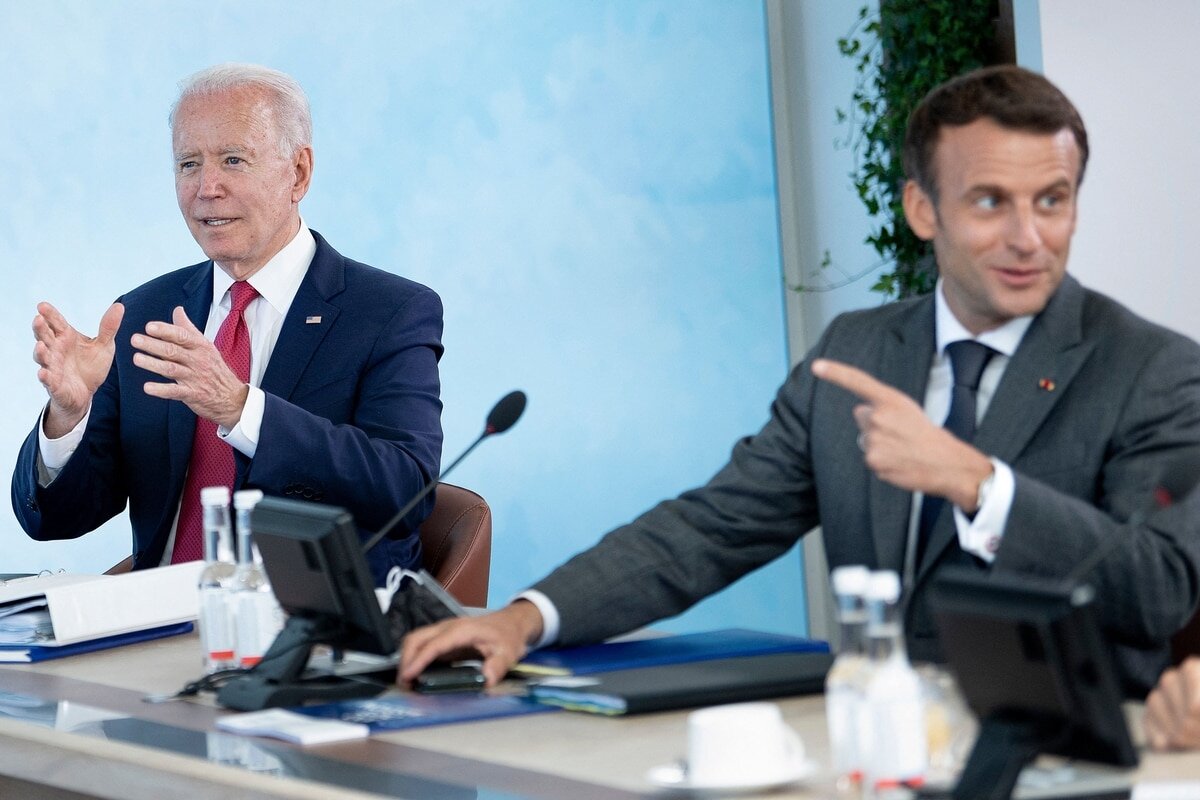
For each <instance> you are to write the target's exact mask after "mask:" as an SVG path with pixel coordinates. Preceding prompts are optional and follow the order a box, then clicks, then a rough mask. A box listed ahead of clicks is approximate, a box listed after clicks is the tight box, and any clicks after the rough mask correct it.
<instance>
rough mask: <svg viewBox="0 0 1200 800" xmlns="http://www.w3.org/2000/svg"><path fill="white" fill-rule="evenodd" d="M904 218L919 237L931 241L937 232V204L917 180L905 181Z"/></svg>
mask: <svg viewBox="0 0 1200 800" xmlns="http://www.w3.org/2000/svg"><path fill="white" fill-rule="evenodd" d="M903 201H904V218H905V219H907V220H908V227H910V228H912V232H913V233H915V234H916V235H917V238H918V239H923V240H925V241H927V242H928V241H931V240H932V239H933V235H934V233H936V232H937V221H938V219H937V206H935V205H934V202H933V198H932V197H930V196H929V195H928V193H926V191H925V190H924V189H922V188H921V186H920V184H918V183H917V182H916V181H913V180H910V181H905V183H904V197H903Z"/></svg>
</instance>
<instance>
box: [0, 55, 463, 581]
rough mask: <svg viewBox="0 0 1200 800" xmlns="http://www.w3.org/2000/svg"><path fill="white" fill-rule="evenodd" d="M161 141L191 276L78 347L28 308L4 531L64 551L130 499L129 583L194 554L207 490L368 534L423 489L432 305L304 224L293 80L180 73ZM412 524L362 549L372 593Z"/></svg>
mask: <svg viewBox="0 0 1200 800" xmlns="http://www.w3.org/2000/svg"><path fill="white" fill-rule="evenodd" d="M171 139H172V147H173V150H174V153H175V187H176V195H177V199H178V202H179V209H180V211H181V212H182V213H183V217H184V220H185V221H186V222H187V225H188V228H189V229H190V230H191V233H192V235H193V237H194V238H195V239H196V242H197V243H198V244H199V245H200V247H201V249H202V250H203V251H204V253H205V255H206V256H208V260H207V261H204V262H202V263H200V264H196V265H194V266H191V267H185V268H184V269H181V270H176V271H174V272H171V273H168V274H166V275H163V276H162V277H159V278H157V279H155V280H152V281H150V282H149V283H147V284H145V285H143V286H141V287H138V288H137V289H134V290H133V291H131V292H129V293H128V294H126V295H124V296H122V297H121V298H120V299H119V300H118V302H117V303H114V304H113V305H112V307H111V308H109V310H108V311H107V312H106V313H105V314H104V317H103V319H102V320H101V322H100V330H99V333H98V335H97V336H96V337H95V338H90V337H86V336H84V335H82V334H80V333H79V332H78V331H76V330H75V329H74V328H73V327H72V326H71V325H70V324H69V323H68V322H67V320H66V319H65V318H64V317H63V315H62V314H61V313H60V312H59V311H58V310H57V309H56V308H54V306H52V305H50V304H49V303H41V304H40V305H39V306H38V315H37V316H36V317H35V318H34V321H33V330H34V335H35V337H36V340H37V341H36V345H35V350H34V358H35V360H36V361H37V363H38V365H39V369H38V379H39V380H40V381H41V382H42V384H43V385H44V386H45V387H46V391H47V393H48V394H49V395H50V400H49V403H48V404H47V405H46V408H45V409H44V411H43V413H42V416H41V418H40V419H39V420H38V424H37V426H36V427H35V429H34V430H33V431H32V432H31V433H30V435H29V437H28V438H27V439H26V441H25V444H24V446H23V447H22V448H21V452H20V456H19V459H18V462H17V467H16V471H15V473H14V475H13V483H12V499H13V508H14V509H15V510H16V513H17V518H18V520H19V521H20V522H21V525H22V526H23V527H24V528H25V530H26V531H27V532H28V533H29V535H30V536H32V537H34V538H35V539H67V538H73V537H76V536H80V535H82V534H84V533H86V532H88V531H90V530H92V529H94V528H95V527H97V526H98V525H100V524H102V523H103V522H105V521H106V520H107V519H109V518H111V517H112V516H113V515H115V514H117V513H119V512H120V511H121V510H122V509H123V508H124V507H125V504H126V503H127V502H128V503H129V507H130V520H131V522H132V527H133V557H134V560H133V568H134V569H140V568H145V567H154V566H158V565H159V564H161V563H166V562H177V561H188V560H193V559H196V558H199V557H200V554H201V547H200V539H199V537H200V528H201V520H200V517H199V512H200V507H199V498H198V496H199V491H200V489H201V488H203V487H204V486H208V485H215V484H224V485H227V486H229V487H230V488H258V489H261V490H263V491H264V492H266V493H268V494H275V495H288V496H294V497H297V498H304V499H311V500H323V501H324V502H327V503H332V504H335V505H341V506H344V507H346V508H347V509H349V510H350V511H351V512H352V513H353V514H354V517H355V519H356V520H357V522H358V523H359V525H361V526H363V527H364V528H365V529H368V530H371V529H374V528H376V527H378V526H380V525H382V524H383V522H384V521H385V520H387V519H388V518H389V517H390V516H391V515H392V514H393V513H394V512H395V511H396V509H397V508H399V507H400V506H401V505H402V504H403V503H404V502H406V501H407V499H408V498H409V497H411V496H412V495H414V494H415V493H416V492H417V491H418V490H420V489H421V488H422V487H424V486H425V485H426V484H427V483H428V482H429V481H431V480H436V477H437V474H438V460H439V457H440V454H441V442H442V432H441V422H440V415H441V401H440V399H439V396H438V394H439V388H438V387H439V382H438V371H437V361H438V358H439V357H440V355H441V352H442V346H441V341H440V340H441V332H442V307H441V301H440V300H439V299H438V297H437V295H436V294H434V292H433V291H431V290H430V289H428V288H426V287H424V286H421V285H419V284H416V283H413V282H412V281H408V280H405V279H404V278H401V277H399V276H397V275H393V274H390V273H387V272H384V271H382V270H378V269H375V268H373V267H369V266H367V265H365V264H360V263H357V262H355V261H352V260H350V259H347V258H344V257H343V256H342V255H340V254H339V253H338V252H337V251H336V250H334V249H333V248H332V247H330V245H329V244H328V243H327V242H326V241H325V240H324V239H323V238H322V237H321V236H320V235H319V234H317V233H316V232H314V231H310V230H309V228H308V226H307V225H305V224H304V221H303V220H302V219H301V218H300V205H299V204H300V201H301V199H302V198H303V197H304V196H305V194H306V193H307V191H308V187H309V182H310V180H311V178H312V170H313V153H312V145H311V141H312V123H311V120H310V114H309V107H308V100H307V98H306V97H305V96H304V92H303V90H302V89H301V88H300V86H299V85H298V84H297V83H296V82H295V81H294V80H293V79H292V78H291V77H289V76H287V75H285V74H283V73H281V72H277V71H275V70H271V69H267V68H265V67H259V66H255V65H245V64H224V65H219V66H216V67H212V68H210V69H207V70H204V71H202V72H199V73H197V74H196V75H193V76H191V77H190V78H189V79H187V80H186V81H185V82H184V84H183V89H182V92H181V94H180V97H179V100H178V101H177V103H176V104H175V107H174V108H173V109H172V112H171ZM431 507H432V498H430V499H429V500H428V501H427V503H426V504H425V505H424V506H423V507H421V508H418V509H417V510H415V511H414V512H413V514H412V516H410V517H409V518H408V519H407V520H406V524H405V525H403V526H401V528H400V529H399V530H398V531H397V536H396V537H395V538H393V539H390V540H388V541H384V542H382V543H381V544H380V545H378V546H377V547H375V548H373V550H372V551H371V553H370V554H369V560H370V562H371V567H372V571H373V573H374V575H375V579H376V581H377V582H380V583H382V581H383V580H384V577H385V576H386V574H387V571H388V569H389V568H390V567H392V566H402V567H417V566H419V565H420V563H421V553H420V540H419V538H418V536H417V535H416V526H417V524H418V523H419V522H420V521H421V520H422V519H423V518H424V517H425V516H426V515H427V514H428V512H429V510H430V508H431Z"/></svg>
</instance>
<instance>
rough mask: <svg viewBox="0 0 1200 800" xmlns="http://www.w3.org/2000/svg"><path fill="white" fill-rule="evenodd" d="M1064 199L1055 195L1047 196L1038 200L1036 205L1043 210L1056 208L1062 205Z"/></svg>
mask: <svg viewBox="0 0 1200 800" xmlns="http://www.w3.org/2000/svg"><path fill="white" fill-rule="evenodd" d="M1064 199H1065V198H1063V197H1061V196H1059V195H1056V194H1048V195H1044V196H1042V197H1040V198H1038V205H1040V206H1041V207H1042V208H1045V209H1051V208H1057V207H1058V206H1060V205H1062V204H1063V200H1064Z"/></svg>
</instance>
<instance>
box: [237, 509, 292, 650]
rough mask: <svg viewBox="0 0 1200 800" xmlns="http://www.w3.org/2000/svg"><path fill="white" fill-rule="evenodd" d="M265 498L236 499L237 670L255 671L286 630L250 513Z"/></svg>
mask: <svg viewBox="0 0 1200 800" xmlns="http://www.w3.org/2000/svg"><path fill="white" fill-rule="evenodd" d="M262 497H263V493H262V492H260V491H259V490H257V489H243V490H242V491H240V492H236V493H234V495H233V508H234V511H235V513H236V515H237V532H238V536H237V540H238V554H237V571H236V573H235V574H234V580H233V605H234V609H235V617H236V620H237V622H236V629H237V637H236V638H237V645H236V647H237V652H236V660H237V666H239V667H243V668H246V667H253V666H254V665H255V664H257V663H258V662H259V661H261V660H262V657H263V653H265V652H266V651H267V648H269V647H270V646H271V642H273V641H274V640H275V636H276V635H277V634H278V633H279V631H280V629H281V628H282V627H283V612H282V611H281V610H280V608H279V603H277V602H276V601H275V595H274V593H273V592H272V591H271V583H270V581H269V580H268V579H267V573H266V571H264V570H263V566H262V556H261V555H259V552H258V548H257V547H256V546H255V544H254V531H253V528H252V526H251V523H250V512H252V511H253V510H254V506H256V505H257V504H258V501H259V500H262Z"/></svg>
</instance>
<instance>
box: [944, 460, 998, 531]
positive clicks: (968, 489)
mask: <svg viewBox="0 0 1200 800" xmlns="http://www.w3.org/2000/svg"><path fill="white" fill-rule="evenodd" d="M972 452H973V454H974V457H973V458H972V459H971V461H970V463H969V464H968V465H967V466H966V468H964V469H963V470H962V472H961V473H960V474H961V476H962V477H961V480H959V481H957V482H956V486H955V490H954V494H953V495H950V496H948V497H949V500H950V502H952V503H953V504H954V505H956V506H958V507H959V508H960V509H961V510H962V512H963V513H964V514H966V515H967V516H971V515H973V514H974V513H975V512H977V511H978V510H979V509H980V507H981V506H982V505H983V501H984V499H985V497H986V495H987V494H988V492H989V491H990V490H991V487H992V481H993V480H994V479H995V475H996V468H995V467H994V466H993V465H992V460H991V459H990V458H988V457H987V456H985V455H984V454H983V453H980V452H979V451H978V450H973V451H972Z"/></svg>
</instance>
